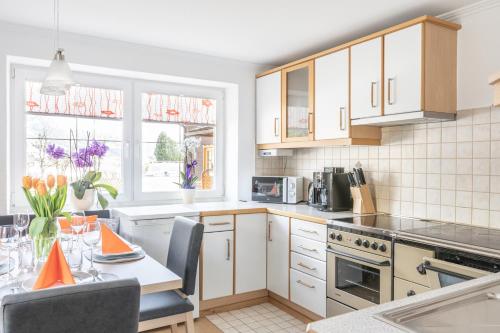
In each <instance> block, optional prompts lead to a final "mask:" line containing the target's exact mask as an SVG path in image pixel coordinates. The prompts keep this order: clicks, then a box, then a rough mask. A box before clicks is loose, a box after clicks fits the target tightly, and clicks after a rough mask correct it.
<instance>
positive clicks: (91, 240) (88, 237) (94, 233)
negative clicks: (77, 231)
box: [83, 221, 118, 282]
mask: <svg viewBox="0 0 500 333" xmlns="http://www.w3.org/2000/svg"><path fill="white" fill-rule="evenodd" d="M100 240H101V223H100V222H99V221H95V222H92V223H87V225H86V226H85V230H84V232H83V242H84V243H85V245H87V246H88V247H90V267H89V269H88V272H89V273H90V274H91V275H92V280H93V281H94V282H95V281H107V280H115V279H117V278H118V277H117V276H116V275H114V274H110V273H101V272H99V271H98V270H97V269H96V268H95V267H94V247H95V246H96V245H97V244H98V243H99V242H100Z"/></svg>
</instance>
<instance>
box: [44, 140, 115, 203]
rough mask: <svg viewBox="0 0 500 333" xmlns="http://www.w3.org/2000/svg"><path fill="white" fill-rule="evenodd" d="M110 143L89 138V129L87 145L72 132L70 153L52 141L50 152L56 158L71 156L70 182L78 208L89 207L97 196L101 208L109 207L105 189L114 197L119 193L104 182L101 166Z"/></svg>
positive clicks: (72, 194)
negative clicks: (71, 180)
mask: <svg viewBox="0 0 500 333" xmlns="http://www.w3.org/2000/svg"><path fill="white" fill-rule="evenodd" d="M108 150H109V147H108V146H106V144H105V143H104V142H100V141H97V140H95V139H94V140H90V133H87V141H86V145H85V147H83V148H79V147H78V140H76V139H75V138H74V137H73V132H70V152H69V154H67V153H66V152H65V151H64V148H62V147H56V146H55V145H53V144H49V145H48V146H47V154H48V155H49V156H50V157H51V158H52V159H54V160H59V159H63V158H66V159H69V162H70V163H69V165H70V166H71V174H72V179H73V182H72V183H71V184H70V186H71V189H72V191H71V203H72V205H73V207H74V208H75V209H78V210H88V209H90V208H91V207H93V206H94V203H95V198H96V194H97V200H98V202H99V205H100V206H101V208H102V209H105V208H106V207H108V205H109V202H108V200H107V199H106V198H105V197H104V195H103V194H102V191H106V192H107V193H108V194H109V195H110V196H111V197H112V198H113V199H116V197H117V196H118V191H117V190H116V188H114V187H113V186H111V185H109V184H106V183H103V182H101V181H100V180H101V178H102V172H101V171H100V166H101V162H102V159H103V158H104V156H105V155H106V153H107V152H108Z"/></svg>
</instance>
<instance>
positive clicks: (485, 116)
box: [472, 108, 491, 124]
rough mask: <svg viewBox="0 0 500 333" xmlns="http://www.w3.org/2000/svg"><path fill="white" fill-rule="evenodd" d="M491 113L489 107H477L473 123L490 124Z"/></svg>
mask: <svg viewBox="0 0 500 333" xmlns="http://www.w3.org/2000/svg"><path fill="white" fill-rule="evenodd" d="M490 113H491V112H490V109H489V108H481V109H475V110H474V115H473V118H472V123H473V124H489V123H490V121H491V119H490Z"/></svg>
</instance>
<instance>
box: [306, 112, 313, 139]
mask: <svg viewBox="0 0 500 333" xmlns="http://www.w3.org/2000/svg"><path fill="white" fill-rule="evenodd" d="M312 115H313V114H312V113H309V114H308V115H307V116H308V118H309V119H308V124H307V127H308V128H309V134H312V132H313V131H314V126H313V117H312Z"/></svg>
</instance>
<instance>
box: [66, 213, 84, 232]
mask: <svg viewBox="0 0 500 333" xmlns="http://www.w3.org/2000/svg"><path fill="white" fill-rule="evenodd" d="M69 223H70V225H71V229H72V230H73V233H75V234H76V235H79V234H80V233H81V232H82V231H83V229H85V225H86V224H87V219H86V218H85V211H83V210H75V211H73V212H71V221H70V222H69Z"/></svg>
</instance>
